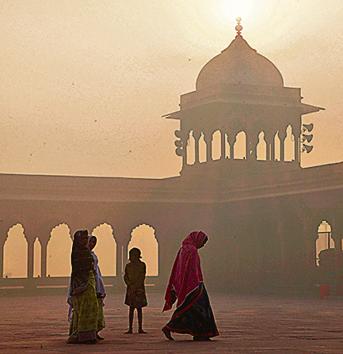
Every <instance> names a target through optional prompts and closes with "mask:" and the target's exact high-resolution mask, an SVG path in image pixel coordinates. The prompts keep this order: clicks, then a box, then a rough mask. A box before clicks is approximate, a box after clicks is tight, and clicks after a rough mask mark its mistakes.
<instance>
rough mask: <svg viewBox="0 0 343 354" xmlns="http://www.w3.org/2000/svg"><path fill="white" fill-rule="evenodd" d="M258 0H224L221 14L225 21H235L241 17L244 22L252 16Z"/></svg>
mask: <svg viewBox="0 0 343 354" xmlns="http://www.w3.org/2000/svg"><path fill="white" fill-rule="evenodd" d="M255 4H256V0H255V1H254V0H240V1H233V0H222V1H221V3H220V6H219V15H220V16H221V17H222V19H223V20H224V21H229V22H234V21H235V19H236V18H237V17H241V18H242V19H243V20H244V22H245V21H248V20H249V19H250V18H251V17H252V13H253V9H254V5H255Z"/></svg>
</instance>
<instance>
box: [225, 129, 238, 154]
mask: <svg viewBox="0 0 343 354" xmlns="http://www.w3.org/2000/svg"><path fill="white" fill-rule="evenodd" d="M227 142H228V144H229V146H230V159H231V160H234V159H235V143H236V133H232V132H229V133H228V135H227Z"/></svg>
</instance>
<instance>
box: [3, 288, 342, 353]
mask: <svg viewBox="0 0 343 354" xmlns="http://www.w3.org/2000/svg"><path fill="white" fill-rule="evenodd" d="M211 301H212V306H213V310H214V312H215V316H216V319H217V324H218V328H219V331H220V333H221V335H220V337H217V338H216V339H215V340H213V341H212V342H207V343H203V342H193V341H192V340H191V338H190V337H188V336H184V335H175V338H176V341H175V342H169V341H167V340H165V339H164V337H163V336H162V334H161V331H160V328H161V327H162V326H163V324H164V323H165V322H166V321H167V320H168V318H169V316H170V314H171V313H170V312H169V313H161V307H162V295H161V294H156V293H152V294H150V296H149V307H147V308H146V309H145V310H144V322H145V329H146V331H147V332H148V334H145V335H139V334H133V335H126V334H123V333H124V331H125V330H126V328H127V327H126V326H127V308H126V306H125V305H123V296H121V295H118V294H110V295H108V298H107V300H106V307H105V315H106V324H107V327H106V329H105V330H104V331H103V332H102V334H103V336H104V337H105V341H103V342H101V343H100V344H96V345H67V344H66V339H67V332H68V324H67V306H66V303H65V298H64V297H63V296H37V297H33V296H31V297H24V296H23V297H19V296H15V297H12V298H10V297H1V298H0V313H1V320H0V333H1V341H0V353H1V354H12V353H13V354H21V353H34V354H40V353H42V354H43V353H140V354H145V353H146V354H150V353H161V354H174V353H176V354H179V353H194V354H198V353H211V354H214V353H341V354H342V353H343V300H342V299H329V300H319V299H318V300H316V299H296V298H277V297H263V296H237V295H215V294H212V296H211Z"/></svg>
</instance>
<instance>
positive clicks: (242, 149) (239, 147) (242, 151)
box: [234, 130, 247, 160]
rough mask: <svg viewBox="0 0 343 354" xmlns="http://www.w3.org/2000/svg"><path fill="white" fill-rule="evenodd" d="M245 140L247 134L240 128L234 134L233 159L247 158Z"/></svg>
mask: <svg viewBox="0 0 343 354" xmlns="http://www.w3.org/2000/svg"><path fill="white" fill-rule="evenodd" d="M246 141H247V135H246V132H245V131H244V130H241V131H240V132H238V133H237V134H236V141H235V145H234V150H235V159H238V160H242V159H246V158H247V151H246Z"/></svg>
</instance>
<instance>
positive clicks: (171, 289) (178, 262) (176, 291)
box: [163, 231, 208, 311]
mask: <svg viewBox="0 0 343 354" xmlns="http://www.w3.org/2000/svg"><path fill="white" fill-rule="evenodd" d="M207 238H208V237H207V235H206V234H205V233H204V232H202V231H193V232H191V233H190V234H189V235H188V236H187V237H186V238H185V239H184V240H183V242H182V246H181V248H180V250H179V252H178V254H177V256H176V259H175V261H174V265H173V269H172V272H171V275H170V279H169V283H168V286H167V290H166V295H165V305H164V308H163V311H167V310H170V309H171V308H172V306H173V302H175V296H176V298H177V307H179V306H181V305H182V303H183V302H184V300H185V299H186V297H187V295H188V294H190V293H191V292H192V291H193V290H195V289H196V288H197V287H198V286H199V285H200V284H201V283H202V281H203V277H202V272H201V266H200V257H199V254H198V249H199V248H200V247H202V246H203V244H204V242H205V240H206V239H207Z"/></svg>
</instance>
